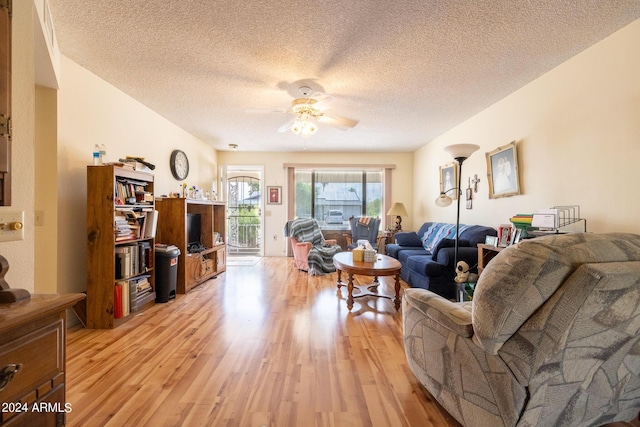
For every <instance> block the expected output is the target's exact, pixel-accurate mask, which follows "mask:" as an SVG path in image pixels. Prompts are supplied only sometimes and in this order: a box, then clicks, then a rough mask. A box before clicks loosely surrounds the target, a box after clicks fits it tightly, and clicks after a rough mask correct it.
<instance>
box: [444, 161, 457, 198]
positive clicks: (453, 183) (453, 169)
mask: <svg viewBox="0 0 640 427" xmlns="http://www.w3.org/2000/svg"><path fill="white" fill-rule="evenodd" d="M454 188H460V186H459V182H458V163H447V164H446V165H444V166H440V192H441V193H445V194H446V195H447V196H449V197H451V198H452V199H454V200H455V199H457V198H458V193H459V191H450V190H452V189H454ZM447 191H448V193H447Z"/></svg>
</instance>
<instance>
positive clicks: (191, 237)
mask: <svg viewBox="0 0 640 427" xmlns="http://www.w3.org/2000/svg"><path fill="white" fill-rule="evenodd" d="M201 223H202V222H201V215H200V214H194V213H188V214H187V248H189V250H191V248H201V247H202V237H201V235H202V228H201V227H202V226H201Z"/></svg>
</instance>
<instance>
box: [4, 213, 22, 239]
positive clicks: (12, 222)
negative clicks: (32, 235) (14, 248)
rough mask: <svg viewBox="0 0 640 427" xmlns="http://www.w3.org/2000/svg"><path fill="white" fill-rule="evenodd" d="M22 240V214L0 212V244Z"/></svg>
mask: <svg viewBox="0 0 640 427" xmlns="http://www.w3.org/2000/svg"><path fill="white" fill-rule="evenodd" d="M13 240H24V212H16V211H13V212H11V211H7V212H5V211H0V242H10V241H13Z"/></svg>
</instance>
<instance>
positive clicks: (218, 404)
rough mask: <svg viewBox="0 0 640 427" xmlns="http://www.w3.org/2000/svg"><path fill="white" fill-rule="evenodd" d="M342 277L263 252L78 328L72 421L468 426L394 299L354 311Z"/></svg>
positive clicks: (73, 346) (70, 392)
mask: <svg viewBox="0 0 640 427" xmlns="http://www.w3.org/2000/svg"><path fill="white" fill-rule="evenodd" d="M336 279H337V275H336V274H335V273H334V274H329V275H326V276H322V277H310V276H308V275H307V273H304V272H300V271H298V270H296V269H295V268H294V267H293V261H292V258H284V257H274V258H263V259H262V260H261V261H260V262H259V263H258V264H257V265H255V266H251V267H248V266H230V267H229V268H227V272H226V273H224V274H222V275H220V276H218V278H217V279H214V280H209V281H207V282H205V283H203V284H202V285H201V286H199V287H197V288H195V289H193V290H192V291H191V292H189V293H188V294H186V295H178V297H177V298H176V299H175V300H170V301H169V302H168V303H165V304H156V305H155V306H154V307H152V308H151V309H149V310H146V311H145V312H143V313H141V314H137V315H135V316H134V317H133V318H132V319H131V320H130V321H129V322H127V323H125V324H123V325H121V326H120V327H119V328H117V329H113V330H88V329H84V328H82V327H81V326H77V327H75V328H72V329H71V330H69V333H68V344H67V401H68V402H70V403H71V404H72V408H73V410H72V411H71V412H70V413H68V414H67V425H69V426H81V425H103V426H122V425H136V426H188V425H211V426H222V425H225V426H263V425H264V426H302V425H304V426H445V427H449V426H458V425H459V424H458V423H456V422H455V420H453V419H452V418H451V417H450V416H449V415H448V414H446V412H444V411H443V410H442V409H441V408H440V407H439V405H438V404H437V403H436V402H434V401H433V400H432V399H431V398H430V396H429V395H428V393H426V392H425V391H424V389H423V388H422V386H421V385H420V384H419V383H418V382H417V380H416V378H415V376H414V375H413V374H412V373H411V371H410V370H409V368H408V366H407V361H406V358H405V355H404V349H403V343H402V314H401V312H397V311H396V310H395V308H394V307H393V302H392V301H391V300H389V299H385V298H369V297H364V298H356V300H355V305H354V307H353V310H352V311H351V312H350V311H349V310H347V307H346V296H347V293H346V289H345V288H342V289H340V290H338V289H337V288H336V284H335V282H336ZM356 280H357V281H358V284H365V283H366V282H367V281H369V280H371V278H368V277H360V276H356ZM381 283H382V284H381V286H380V288H381V292H385V293H387V294H392V293H393V278H381Z"/></svg>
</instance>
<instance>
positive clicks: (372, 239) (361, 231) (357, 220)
mask: <svg viewBox="0 0 640 427" xmlns="http://www.w3.org/2000/svg"><path fill="white" fill-rule="evenodd" d="M349 226H350V227H351V234H345V235H344V237H345V239H346V240H347V249H349V250H351V249H355V248H356V247H357V246H358V240H368V241H369V243H371V246H373V249H375V250H378V246H379V245H378V241H379V239H381V238H384V236H380V237H378V231H379V230H380V218H370V217H351V218H349Z"/></svg>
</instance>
